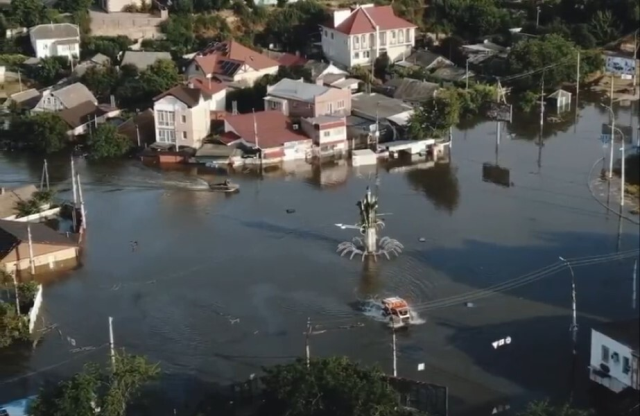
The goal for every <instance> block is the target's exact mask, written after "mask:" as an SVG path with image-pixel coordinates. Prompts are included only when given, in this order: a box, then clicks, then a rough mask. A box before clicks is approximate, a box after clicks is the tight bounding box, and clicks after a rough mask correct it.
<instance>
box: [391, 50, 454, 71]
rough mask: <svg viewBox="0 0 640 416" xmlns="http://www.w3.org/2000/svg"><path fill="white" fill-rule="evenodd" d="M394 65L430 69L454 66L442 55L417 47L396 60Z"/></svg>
mask: <svg viewBox="0 0 640 416" xmlns="http://www.w3.org/2000/svg"><path fill="white" fill-rule="evenodd" d="M396 65H399V66H402V67H405V68H422V69H425V70H427V71H431V70H435V69H438V68H442V67H445V66H454V63H453V62H451V61H450V60H448V59H447V58H445V57H444V56H442V55H438V54H437V53H433V52H431V51H429V50H427V49H418V50H416V51H414V52H413V53H412V54H411V55H409V56H407V57H406V58H404V59H403V60H402V61H400V62H397V63H396Z"/></svg>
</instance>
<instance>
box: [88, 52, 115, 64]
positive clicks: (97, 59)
mask: <svg viewBox="0 0 640 416" xmlns="http://www.w3.org/2000/svg"><path fill="white" fill-rule="evenodd" d="M89 61H90V62H93V63H95V64H98V65H108V64H109V63H110V62H111V59H110V58H109V57H108V56H106V55H103V54H101V53H97V54H95V55H94V56H93V57H92V58H91V59H89Z"/></svg>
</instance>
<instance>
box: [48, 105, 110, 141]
mask: <svg viewBox="0 0 640 416" xmlns="http://www.w3.org/2000/svg"><path fill="white" fill-rule="evenodd" d="M120 112H121V110H119V109H118V108H115V107H111V106H110V105H108V104H99V105H96V104H95V103H94V102H92V101H85V102H84V103H80V104H78V105H76V106H75V107H71V108H67V109H64V110H62V111H60V112H59V113H58V115H59V116H60V118H61V119H62V120H64V122H65V123H67V126H69V130H68V131H67V135H68V136H70V137H75V136H79V135H82V134H86V133H87V132H88V131H89V130H90V129H91V128H92V127H91V125H92V124H93V128H95V127H97V125H98V124H102V123H104V122H106V121H107V120H108V119H110V118H113V117H116V116H118V115H120Z"/></svg>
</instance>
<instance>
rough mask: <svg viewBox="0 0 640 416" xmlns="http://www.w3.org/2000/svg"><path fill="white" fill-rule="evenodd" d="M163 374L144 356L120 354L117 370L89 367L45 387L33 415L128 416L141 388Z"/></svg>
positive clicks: (34, 407)
mask: <svg viewBox="0 0 640 416" xmlns="http://www.w3.org/2000/svg"><path fill="white" fill-rule="evenodd" d="M158 373H159V369H158V367H157V366H155V365H150V364H149V363H148V362H147V360H146V359H145V358H144V357H139V356H134V355H128V354H126V353H124V352H123V353H118V354H116V360H115V371H113V372H112V371H110V370H102V371H101V370H100V369H98V368H97V367H96V366H95V365H88V366H86V367H85V369H84V371H82V372H81V373H79V374H76V375H75V376H74V377H72V378H71V379H69V380H66V381H62V382H60V383H59V384H57V385H54V386H50V387H48V388H43V389H42V390H41V391H40V393H39V394H38V397H37V398H36V399H35V400H34V402H33V404H32V406H31V409H30V411H29V415H30V416H68V415H74V416H96V410H97V409H100V413H99V414H100V416H124V415H125V414H126V410H127V406H128V405H129V404H131V402H132V401H133V400H134V399H135V398H136V397H137V396H138V394H139V393H140V390H141V388H142V387H143V386H144V385H145V384H147V383H148V382H149V381H151V380H153V379H154V378H155V377H156V376H157V375H158Z"/></svg>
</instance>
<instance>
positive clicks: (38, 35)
mask: <svg viewBox="0 0 640 416" xmlns="http://www.w3.org/2000/svg"><path fill="white" fill-rule="evenodd" d="M29 36H31V38H32V39H37V40H41V39H68V38H79V37H80V29H78V26H76V25H72V24H71V23H53V24H47V25H39V26H34V27H32V28H31V29H29Z"/></svg>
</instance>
